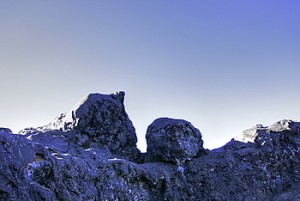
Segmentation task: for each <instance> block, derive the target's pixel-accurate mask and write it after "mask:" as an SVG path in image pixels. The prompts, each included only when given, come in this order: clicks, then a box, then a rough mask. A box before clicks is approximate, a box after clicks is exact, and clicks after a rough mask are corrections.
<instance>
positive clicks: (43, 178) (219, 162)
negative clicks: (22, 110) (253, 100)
mask: <svg viewBox="0 0 300 201" xmlns="http://www.w3.org/2000/svg"><path fill="white" fill-rule="evenodd" d="M124 97H125V93H124V92H117V93H114V94H109V95H104V94H90V95H88V96H87V97H85V98H84V99H82V101H80V102H79V103H78V104H77V105H76V106H75V107H73V109H71V110H70V111H69V112H67V113H63V114H61V115H60V116H59V117H57V118H56V119H55V120H54V121H52V122H50V123H49V124H48V125H45V126H41V127H38V128H27V129H24V130H22V131H21V132H20V134H13V133H12V132H11V130H10V129H8V128H0V181H1V182H0V200H24V201H25V200H26V201H31V200H32V201H35V200H46V201H54V200H86V201H88V200H89V201H92V200H209V201H212V200H216V201H219V200H246V201H247V200H249V201H250V200H251V201H252V200H270V201H271V200H272V201H273V200H275V201H276V200H278V201H279V200H300V194H299V187H300V171H299V170H300V148H299V147H300V122H296V121H292V120H281V121H278V122H276V123H275V124H273V125H271V126H267V127H264V126H262V125H259V124H258V125H256V126H255V127H252V128H250V129H247V130H245V131H244V132H243V133H242V134H241V135H239V136H237V137H235V139H232V140H231V141H230V142H228V143H227V144H226V145H224V146H223V147H220V148H218V149H214V150H208V149H205V148H204V147H203V140H202V134H201V132H200V131H199V130H198V129H197V128H195V127H194V126H193V125H192V124H191V123H190V122H188V121H185V120H180V119H171V118H158V119H156V120H154V121H153V123H152V124H151V125H150V126H149V127H148V129H147V132H146V140H147V153H141V152H140V151H139V150H138V149H137V147H136V142H137V137H136V133H135V128H134V126H133V124H132V122H131V120H130V119H129V117H128V114H127V113H126V111H125V106H124Z"/></svg>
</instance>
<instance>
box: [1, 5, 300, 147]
mask: <svg viewBox="0 0 300 201" xmlns="http://www.w3.org/2000/svg"><path fill="white" fill-rule="evenodd" d="M0 25H1V31H0V69H1V79H0V93H1V99H0V126H3V127H9V128H11V129H12V130H13V131H14V132H17V131H18V130H20V129H22V128H24V127H29V126H33V127H36V126H40V125H44V124H46V123H47V122H49V121H51V120H52V119H54V117H56V116H57V115H59V114H60V113H62V112H66V111H68V110H69V109H70V108H71V107H72V106H73V105H74V104H75V103H76V102H77V101H79V100H80V99H81V98H82V97H84V96H85V95H87V94H88V93H92V92H98V93H113V92H115V91H119V90H124V91H126V98H125V104H126V110H127V112H128V114H129V116H130V118H131V120H132V121H133V123H134V125H135V127H136V130H137V134H138V138H139V142H138V146H139V147H140V148H141V149H142V150H145V146H146V145H145V140H144V136H145V133H146V128H147V126H148V125H149V124H150V123H151V122H152V121H153V120H154V119H156V118H158V117H162V116H167V117H173V118H182V119H186V120H188V121H190V122H191V123H192V124H193V125H194V126H196V127H197V128H199V129H200V131H201V132H202V135H203V139H204V146H205V147H206V148H215V147H218V146H221V145H223V144H225V143H226V142H227V141H229V140H230V139H231V138H233V137H234V136H236V135H238V134H239V133H241V132H242V131H243V130H244V129H246V128H248V127H251V126H252V125H255V124H256V123H263V124H264V125H269V124H272V123H273V122H275V121H277V120H281V119H284V118H287V119H294V120H300V110H299V108H300V107H299V103H300V90H299V86H300V1H298V0H286V1H283V0H281V1H279V0H272V1H269V0H251V1H250V0H245V1H240V0H228V1H204V0H203V1H202V0H197V1H195V0H189V1H184V0H181V1H178V0H172V1H171V0H165V1H158V0H153V1H146V0H128V1H122V0H115V1H110V0H106V1H104V0H103V1H96V0H91V1H83V0H81V1H78V0H72V1H67V0H52V1H39V0H36V1H33V0H26V1H21V0H19V1H18V0H16V1H1V2H0Z"/></svg>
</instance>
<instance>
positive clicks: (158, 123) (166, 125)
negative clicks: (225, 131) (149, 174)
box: [146, 118, 204, 163]
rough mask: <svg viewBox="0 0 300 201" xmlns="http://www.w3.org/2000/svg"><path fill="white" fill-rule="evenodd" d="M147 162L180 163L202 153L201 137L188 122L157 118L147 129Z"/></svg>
mask: <svg viewBox="0 0 300 201" xmlns="http://www.w3.org/2000/svg"><path fill="white" fill-rule="evenodd" d="M146 140H147V155H146V159H147V160H148V161H165V162H175V163H182V162H185V161H186V160H191V159H192V158H194V157H196V156H197V155H198V154H199V152H201V151H204V149H203V141H202V135H201V133H200V131H199V130H198V129H197V128H195V127H194V126H193V125H192V124H191V123H190V122H188V121H185V120H180V119H170V118H159V119H156V120H155V121H154V122H153V123H152V124H151V125H150V126H149V127H148V129H147V134H146Z"/></svg>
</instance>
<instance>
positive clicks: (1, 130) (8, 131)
mask: <svg viewBox="0 0 300 201" xmlns="http://www.w3.org/2000/svg"><path fill="white" fill-rule="evenodd" d="M0 132H4V133H12V131H11V130H10V129H9V128H2V127H0Z"/></svg>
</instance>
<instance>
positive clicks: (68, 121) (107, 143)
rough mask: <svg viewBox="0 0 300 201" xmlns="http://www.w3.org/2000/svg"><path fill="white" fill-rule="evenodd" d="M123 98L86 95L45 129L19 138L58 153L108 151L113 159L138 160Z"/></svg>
mask: <svg viewBox="0 0 300 201" xmlns="http://www.w3.org/2000/svg"><path fill="white" fill-rule="evenodd" d="M124 96H125V93H124V92H122V91H121V92H118V93H115V94H110V95H103V94H90V95H88V96H87V97H85V98H83V99H82V100H81V101H80V102H79V103H78V104H77V105H76V106H75V107H73V109H71V110H70V111H69V112H67V113H63V114H61V115H60V116H59V117H57V118H56V119H55V120H54V121H53V122H51V123H49V124H48V125H45V126H41V127H38V128H27V129H24V130H23V131H21V132H20V134H23V135H25V136H26V137H27V138H28V139H31V140H34V141H37V142H40V143H42V144H45V145H47V146H48V147H51V148H53V149H55V150H58V151H60V152H66V153H67V152H70V150H69V149H74V148H75V149H76V148H77V147H80V148H84V149H88V148H99V149H108V150H109V151H110V152H111V153H113V154H114V155H115V156H116V157H123V158H126V159H130V160H138V157H139V154H140V152H139V150H138V149H137V148H136V142H137V137H136V133H135V128H134V127H133V124H132V122H131V120H130V119H129V117H128V115H127V113H126V111H125V107H124V104H123V103H124ZM46 139H47V140H46ZM70 145H72V146H70ZM68 150H69V151H68Z"/></svg>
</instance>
